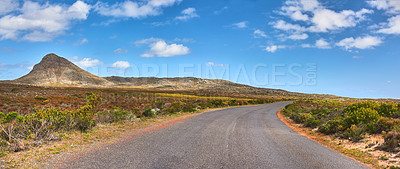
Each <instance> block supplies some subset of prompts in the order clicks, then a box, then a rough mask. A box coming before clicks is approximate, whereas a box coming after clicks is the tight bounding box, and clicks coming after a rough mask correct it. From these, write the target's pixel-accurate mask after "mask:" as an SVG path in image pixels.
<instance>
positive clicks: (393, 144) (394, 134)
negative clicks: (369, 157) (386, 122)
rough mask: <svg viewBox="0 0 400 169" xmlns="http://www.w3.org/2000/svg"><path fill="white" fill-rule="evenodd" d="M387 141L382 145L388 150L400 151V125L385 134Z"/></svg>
mask: <svg viewBox="0 0 400 169" xmlns="http://www.w3.org/2000/svg"><path fill="white" fill-rule="evenodd" d="M384 139H385V142H384V143H383V145H382V146H381V148H382V149H384V150H386V151H399V147H400V126H397V127H395V129H393V130H392V131H389V132H388V133H387V134H385V135H384Z"/></svg>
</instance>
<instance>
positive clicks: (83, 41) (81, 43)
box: [74, 38, 89, 45]
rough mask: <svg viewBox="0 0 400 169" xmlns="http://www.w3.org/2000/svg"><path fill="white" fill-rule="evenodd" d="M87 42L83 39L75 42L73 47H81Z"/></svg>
mask: <svg viewBox="0 0 400 169" xmlns="http://www.w3.org/2000/svg"><path fill="white" fill-rule="evenodd" d="M88 42H89V40H88V39H86V38H83V39H81V40H79V41H77V42H76V43H75V44H74V45H83V44H85V43H88Z"/></svg>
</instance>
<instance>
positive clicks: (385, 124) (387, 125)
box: [375, 117, 400, 133]
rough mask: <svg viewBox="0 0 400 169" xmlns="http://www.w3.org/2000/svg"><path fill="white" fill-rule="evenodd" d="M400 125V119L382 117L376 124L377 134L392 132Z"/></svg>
mask: <svg viewBox="0 0 400 169" xmlns="http://www.w3.org/2000/svg"><path fill="white" fill-rule="evenodd" d="M398 125H400V119H392V118H388V117H382V118H380V119H379V120H378V122H377V123H376V131H375V133H381V132H382V131H386V132H388V131H390V130H392V129H393V128H394V127H395V126H398Z"/></svg>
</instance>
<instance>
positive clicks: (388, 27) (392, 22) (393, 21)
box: [377, 1, 400, 34]
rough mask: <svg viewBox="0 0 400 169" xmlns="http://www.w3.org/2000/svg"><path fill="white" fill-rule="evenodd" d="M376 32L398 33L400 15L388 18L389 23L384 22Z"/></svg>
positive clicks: (399, 31)
mask: <svg viewBox="0 0 400 169" xmlns="http://www.w3.org/2000/svg"><path fill="white" fill-rule="evenodd" d="M399 2H400V1H399ZM377 32H378V33H384V34H400V15H397V16H394V17H391V18H389V23H387V24H385V25H384V27H383V28H381V29H379V30H378V31H377Z"/></svg>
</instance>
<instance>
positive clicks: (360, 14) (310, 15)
mask: <svg viewBox="0 0 400 169" xmlns="http://www.w3.org/2000/svg"><path fill="white" fill-rule="evenodd" d="M278 13H279V14H281V15H284V16H288V17H289V18H290V19H292V20H293V21H303V22H305V23H307V24H308V25H310V26H308V27H302V26H300V25H296V24H291V23H286V22H285V21H283V20H279V21H277V22H273V24H274V27H275V28H276V29H281V30H285V31H298V32H305V31H309V32H328V31H331V30H339V29H341V28H348V27H354V26H356V25H357V24H358V23H359V22H361V21H363V20H365V15H366V14H371V13H373V11H372V10H368V9H361V10H360V11H352V10H343V11H339V12H336V11H333V10H330V9H327V8H326V7H324V6H323V5H322V4H320V3H319V2H318V1H317V0H287V1H286V2H285V6H283V7H282V8H281V11H280V12H278Z"/></svg>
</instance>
